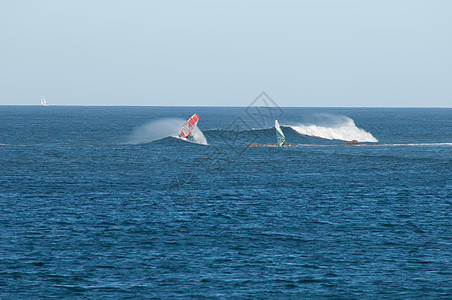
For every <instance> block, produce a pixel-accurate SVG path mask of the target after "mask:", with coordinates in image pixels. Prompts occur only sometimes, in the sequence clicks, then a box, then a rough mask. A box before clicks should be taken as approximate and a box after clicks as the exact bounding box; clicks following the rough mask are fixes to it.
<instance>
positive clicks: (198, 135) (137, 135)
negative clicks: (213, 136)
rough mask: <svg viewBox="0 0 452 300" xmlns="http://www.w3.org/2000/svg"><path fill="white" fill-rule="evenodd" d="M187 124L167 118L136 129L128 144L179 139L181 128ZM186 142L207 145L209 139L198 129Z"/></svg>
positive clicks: (183, 121) (128, 139) (181, 120)
mask: <svg viewBox="0 0 452 300" xmlns="http://www.w3.org/2000/svg"><path fill="white" fill-rule="evenodd" d="M184 123H185V120H183V119H176V118H166V119H160V120H156V121H152V122H149V123H146V124H144V125H141V126H140V127H137V128H135V129H134V130H133V131H132V133H131V134H130V135H129V137H128V138H127V143H130V144H142V143H150V142H154V141H157V140H161V139H163V138H167V137H173V138H178V134H179V132H180V127H181V126H182V124H184ZM184 140H185V141H188V142H192V143H196V144H202V145H207V139H206V137H205V136H204V134H203V133H202V131H201V130H200V129H199V128H198V127H196V128H195V130H193V132H192V134H191V135H190V136H189V137H188V139H184Z"/></svg>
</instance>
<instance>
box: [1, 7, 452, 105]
mask: <svg viewBox="0 0 452 300" xmlns="http://www.w3.org/2000/svg"><path fill="white" fill-rule="evenodd" d="M262 91H265V92H267V94H268V95H270V96H271V97H272V98H273V99H274V100H275V101H276V102H277V103H278V104H279V105H280V106H426V107H430V106H440V107H451V106H452V1H450V0H444V1H439V0H438V1H436V0H424V1H417V0H404V1H397V0H374V1H362V0H356V1H347V0H344V1H337V0H330V1H322V0H312V1H276V0H275V1H246V0H240V1H207V0H206V1H187V0H186V1H182V0H181V1H172V0H169V1H144V0H143V1H138V0H136V1H133V0H132V1H85V0H76V1H61V0H55V1H45V0H40V1H21V0H11V1H1V2H0V104H8V105H9V104H20V105H22V104H23V105H34V104H39V101H40V100H39V99H40V97H41V96H45V97H46V98H47V100H48V102H50V103H51V104H55V105H234V106H246V105H248V103H250V102H251V101H252V100H253V99H254V98H255V97H256V96H258V95H259V93H260V92H262Z"/></svg>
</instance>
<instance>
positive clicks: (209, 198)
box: [0, 106, 452, 298]
mask: <svg viewBox="0 0 452 300" xmlns="http://www.w3.org/2000/svg"><path fill="white" fill-rule="evenodd" d="M193 113H197V114H198V115H199V116H200V121H199V123H198V126H199V130H198V131H196V132H195V134H194V136H193V138H192V140H191V141H190V142H186V141H182V140H180V139H177V138H174V137H172V136H175V135H177V131H178V128H179V127H180V125H182V124H180V122H183V121H184V120H185V119H187V118H188V117H190V116H191V115H192V114H193ZM275 117H277V118H278V120H279V122H280V124H281V126H282V129H283V131H284V132H285V133H286V136H287V142H289V143H294V144H296V145H294V146H291V147H286V148H284V149H282V150H280V149H278V148H276V147H258V148H247V147H245V146H246V145H248V144H250V143H258V144H264V143H274V142H275V132H274V128H272V126H273V122H274V118H275ZM0 132H1V135H0V165H1V168H0V228H1V231H0V253H1V255H0V297H1V298H30V297H58V298H60V297H94V298H100V297H112V298H120V297H138V298H139V297H156V298H175V297H181V298H191V297H200V298H203V297H204V298H216V297H218V298H224V297H231V298H273V297H274V298H311V297H326V296H337V297H348V298H363V297H372V298H385V297H386V298H424V297H427V298H430V297H431V298H448V297H450V296H451V295H452V234H451V232H452V180H451V178H452V110H451V109H369V108H362V109H353V108H347V109H346V108H343V109H339V108H336V109H333V108H318V109H316V108H284V109H283V110H282V111H280V112H278V115H277V116H272V115H265V114H264V113H263V111H262V110H261V111H259V114H258V115H257V117H256V114H254V115H253V114H251V113H250V111H249V110H248V111H247V110H246V109H244V108H193V107H190V108H183V107H172V108H169V107H155V108H154V107H8V106H0ZM344 140H357V141H360V142H363V144H362V145H359V146H345V145H344Z"/></svg>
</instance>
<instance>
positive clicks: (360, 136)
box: [288, 114, 378, 143]
mask: <svg viewBox="0 0 452 300" xmlns="http://www.w3.org/2000/svg"><path fill="white" fill-rule="evenodd" d="M322 116H323V120H322V121H323V123H327V124H326V125H323V124H297V125H288V127H290V128H292V129H293V130H295V131H296V132H298V133H299V134H302V135H307V136H313V137H319V138H322V139H327V140H341V141H352V140H356V141H358V142H369V143H376V142H378V140H377V139H376V138H375V137H374V136H373V135H372V134H371V133H369V132H367V131H365V130H364V129H361V128H358V127H357V126H356V124H355V121H353V120H352V119H351V118H349V117H346V116H335V115H326V114H324V115H322Z"/></svg>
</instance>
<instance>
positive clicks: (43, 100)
mask: <svg viewBox="0 0 452 300" xmlns="http://www.w3.org/2000/svg"><path fill="white" fill-rule="evenodd" d="M41 105H42V106H49V104H48V103H47V101H46V98H44V97H41Z"/></svg>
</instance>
